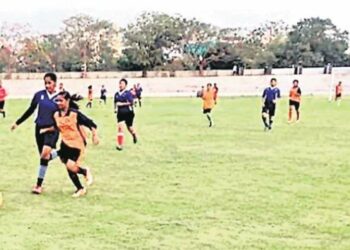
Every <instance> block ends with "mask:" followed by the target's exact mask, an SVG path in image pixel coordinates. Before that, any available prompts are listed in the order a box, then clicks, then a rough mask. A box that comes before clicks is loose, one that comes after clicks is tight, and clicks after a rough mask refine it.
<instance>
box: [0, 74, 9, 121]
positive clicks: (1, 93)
mask: <svg viewBox="0 0 350 250" xmlns="http://www.w3.org/2000/svg"><path fill="white" fill-rule="evenodd" d="M6 96H7V92H6V89H5V88H4V87H3V86H2V81H1V80H0V113H1V114H2V117H3V118H5V117H6V112H5V109H4V108H5V99H6Z"/></svg>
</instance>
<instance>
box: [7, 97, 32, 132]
mask: <svg viewBox="0 0 350 250" xmlns="http://www.w3.org/2000/svg"><path fill="white" fill-rule="evenodd" d="M37 106H38V101H37V96H36V95H35V96H34V97H33V99H32V101H31V103H30V106H29V107H28V109H27V110H26V111H25V112H24V114H23V115H22V116H21V117H20V118H19V119H18V120H17V121H16V122H15V123H14V124H13V125H12V127H11V130H15V129H16V128H17V127H18V126H19V125H21V124H22V123H23V122H25V121H26V120H27V119H28V118H29V117H30V116H31V115H32V114H33V113H34V111H35V109H36V107H37Z"/></svg>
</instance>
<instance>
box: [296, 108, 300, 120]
mask: <svg viewBox="0 0 350 250" xmlns="http://www.w3.org/2000/svg"><path fill="white" fill-rule="evenodd" d="M296 112H297V121H299V119H300V112H299V110H297V111H296Z"/></svg>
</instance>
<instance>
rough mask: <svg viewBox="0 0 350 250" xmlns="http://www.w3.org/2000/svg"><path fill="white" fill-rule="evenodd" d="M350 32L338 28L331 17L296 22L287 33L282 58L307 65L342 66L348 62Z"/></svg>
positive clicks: (289, 61) (291, 62)
mask: <svg viewBox="0 0 350 250" xmlns="http://www.w3.org/2000/svg"><path fill="white" fill-rule="evenodd" d="M348 48H349V34H348V32H347V31H341V30H339V29H338V28H337V27H336V26H335V25H334V24H333V23H332V21H331V20H330V19H321V18H309V19H304V20H302V21H300V22H298V23H297V24H296V25H294V26H293V28H292V31H291V32H290V33H289V34H288V39H287V46H286V48H285V60H286V61H287V62H288V63H289V64H290V65H292V64H298V63H299V62H301V63H302V64H303V65H304V66H306V67H322V66H324V65H325V64H327V63H332V64H334V65H337V66H344V65H346V64H347V62H348V57H349V56H348V54H346V51H347V50H348Z"/></svg>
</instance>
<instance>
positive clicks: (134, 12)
mask: <svg viewBox="0 0 350 250" xmlns="http://www.w3.org/2000/svg"><path fill="white" fill-rule="evenodd" d="M0 4H1V8H0V23H3V22H7V23H23V24H26V23H28V24H30V25H31V28H32V30H33V31H35V32H38V33H56V32H59V31H60V30H61V29H62V21H63V20H64V19H67V18H69V17H70V16H73V15H75V14H88V15H91V16H93V17H95V18H98V19H108V20H110V21H112V22H114V23H116V24H117V25H118V26H120V27H125V26H126V25H127V24H128V23H130V22H133V21H134V20H135V19H136V17H137V16H138V15H139V14H141V13H142V12H144V11H159V12H165V13H167V14H181V15H183V16H185V17H187V18H193V17H195V18H197V19H199V20H200V21H204V22H208V23H211V24H214V25H216V26H219V27H248V28H249V27H254V26H258V25H259V24H261V23H263V22H265V21H278V20H283V21H285V22H286V23H287V24H295V23H296V22H297V21H298V20H300V19H302V18H306V17H322V18H331V19H332V20H333V22H334V23H335V24H336V25H337V26H338V27H340V28H341V29H345V30H348V31H350V22H349V17H348V16H349V11H348V9H347V5H346V4H345V1H341V0H333V1H328V3H322V2H321V1H306V0H289V1H283V0H243V1H233V0H231V1H229V0H216V1H208V0H203V1H198V0H194V1H193V0H176V1H169V0H148V1H140V0H139V1H137V0H127V1H116V0H115V1H110V0H98V1H87V0H59V1H57V0H56V1H49V0H11V1H9V0H0Z"/></svg>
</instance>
